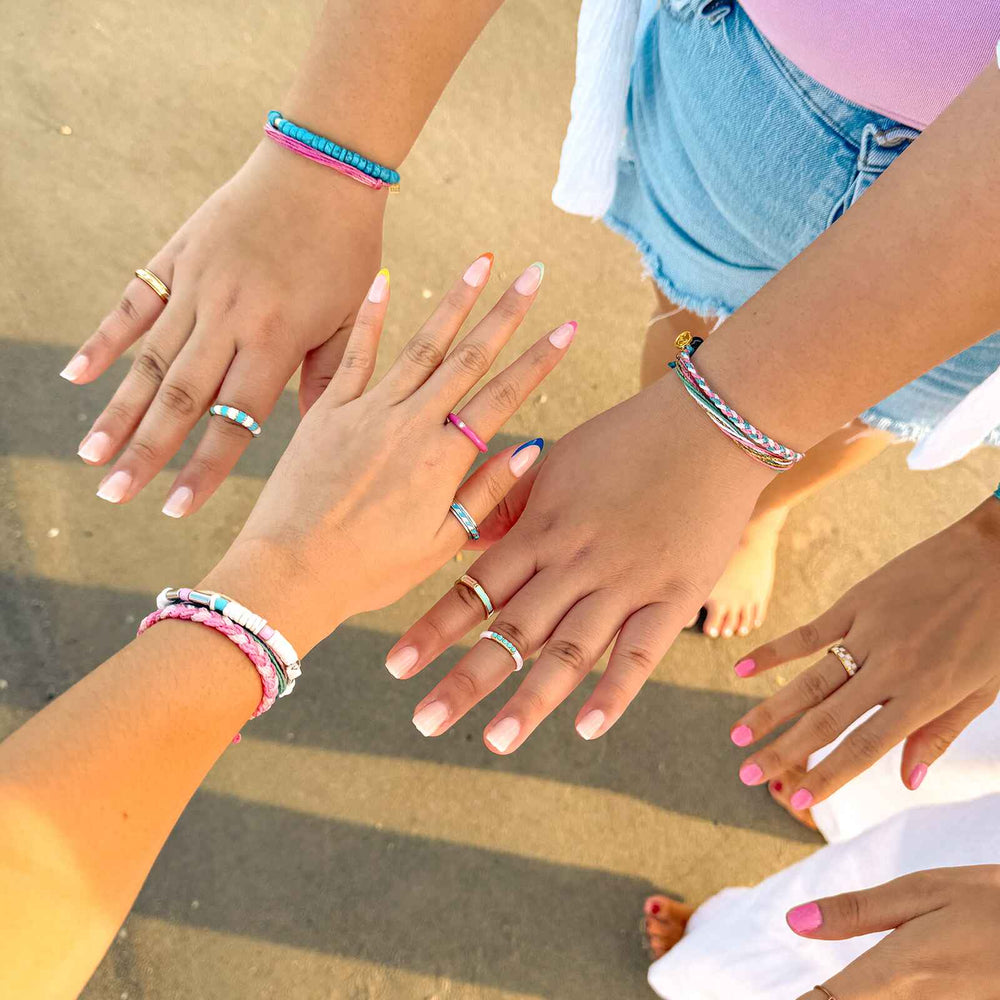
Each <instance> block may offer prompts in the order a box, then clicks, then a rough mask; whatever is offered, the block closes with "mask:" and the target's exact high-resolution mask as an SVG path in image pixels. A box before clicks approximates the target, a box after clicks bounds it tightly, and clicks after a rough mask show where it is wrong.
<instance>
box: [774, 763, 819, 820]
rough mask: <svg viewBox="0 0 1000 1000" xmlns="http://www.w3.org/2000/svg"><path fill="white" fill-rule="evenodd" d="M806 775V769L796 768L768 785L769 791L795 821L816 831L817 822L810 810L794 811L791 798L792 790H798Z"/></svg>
mask: <svg viewBox="0 0 1000 1000" xmlns="http://www.w3.org/2000/svg"><path fill="white" fill-rule="evenodd" d="M805 773H806V769H805V767H796V768H793V769H792V770H791V771H788V772H786V773H785V774H783V775H782V776H781V777H780V778H775V779H774V781H771V782H769V783H768V786H767V790H768V791H769V792H770V793H771V798H772V799H774V801H775V802H777V803H778V805H779V806H781V808H782V809H785V810H787V811H788V812H789V813H790V814H791V815H792V817H793V818H794V819H797V820H798V821H799V822H800V823H801V824H802V825H803V826H807V827H809V829H810V830H816V829H818V827H817V826H816V821H815V820H814V819H813V818H812V813H811V812H810V811H809V810H808V809H802V810H798V809H793V808H792V803H791V798H792V789H793V788H798V787H799V785H801V784H802V778H803V776H804V775H805Z"/></svg>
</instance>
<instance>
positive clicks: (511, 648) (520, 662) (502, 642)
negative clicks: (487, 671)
mask: <svg viewBox="0 0 1000 1000" xmlns="http://www.w3.org/2000/svg"><path fill="white" fill-rule="evenodd" d="M479 638H480V639H489V640H491V641H492V642H495V643H496V644H497V645H498V646H503V648H504V649H506V650H507V652H508V653H510V658H511V659H512V660H513V661H514V673H517V672H518V671H519V670H520V669H521V668H522V667H523V666H524V657H523V656H521V653H520V651H519V650H518V648H517V646H515V645H514V643H512V642H511V641H510V639H508V638H507V636H505V635H501V634H500V633H499V632H493V631H487V632H480V633H479Z"/></svg>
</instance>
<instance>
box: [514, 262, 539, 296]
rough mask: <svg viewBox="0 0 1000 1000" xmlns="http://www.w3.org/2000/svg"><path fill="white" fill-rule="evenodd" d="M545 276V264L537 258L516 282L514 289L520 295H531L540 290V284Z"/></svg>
mask: <svg viewBox="0 0 1000 1000" xmlns="http://www.w3.org/2000/svg"><path fill="white" fill-rule="evenodd" d="M544 276H545V265H544V264H543V263H542V262H541V261H540V260H536V261H535V263H534V264H532V265H531V266H530V267H529V268H527V270H525V271H524V272H523V273H522V275H521V276H520V277H519V278H518V279H517V281H515V282H514V291H515V292H517V293H518V294H519V295H531V294H532V293H533V292H536V291H538V286H539V285H540V284H541V283H542V278H543V277H544Z"/></svg>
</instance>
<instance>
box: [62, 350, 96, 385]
mask: <svg viewBox="0 0 1000 1000" xmlns="http://www.w3.org/2000/svg"><path fill="white" fill-rule="evenodd" d="M89 365H90V362H89V361H88V360H87V355H86V354H78V355H77V356H76V357H75V358H73V359H72V360H71V361H70V363H69V364H68V365H67V366H66V367H65V368H64V369H63V370H62V371H61V372H60V373H59V377H60V378H64V379H66V381H67V382H75V381H76V380H77V379H78V378H83V375H84V373H85V372H86V371H87V368H88V366H89Z"/></svg>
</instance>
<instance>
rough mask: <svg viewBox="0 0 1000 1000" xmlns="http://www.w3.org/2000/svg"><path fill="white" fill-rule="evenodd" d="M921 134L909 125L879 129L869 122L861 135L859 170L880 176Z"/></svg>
mask: <svg viewBox="0 0 1000 1000" xmlns="http://www.w3.org/2000/svg"><path fill="white" fill-rule="evenodd" d="M918 135H920V133H919V132H918V131H917V130H916V129H915V128H910V127H909V126H908V125H894V126H891V127H890V128H878V127H877V126H876V125H875V124H874V123H872V122H869V123H868V124H867V125H866V126H865V127H864V129H863V130H862V133H861V148H860V150H859V151H858V170H860V171H868V172H871V173H876V174H880V173H882V171H883V170H885V168H886V167H888V166H891V164H892V163H893V162H894V161H895V159H896V157H897V156H899V154H900V153H902V152H903V151H904V150H905V149H906V148H907V147H908V146H909V145H910V143H911V142H913V140H914V139H916V138H917V136H918Z"/></svg>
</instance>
